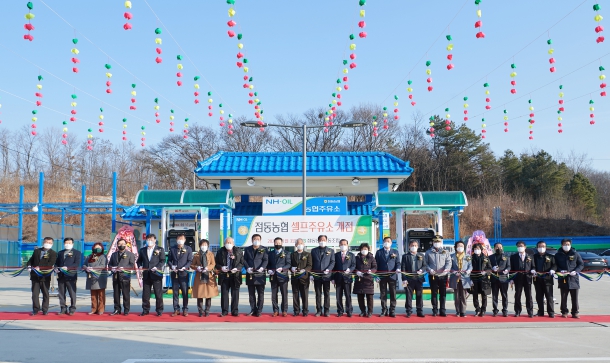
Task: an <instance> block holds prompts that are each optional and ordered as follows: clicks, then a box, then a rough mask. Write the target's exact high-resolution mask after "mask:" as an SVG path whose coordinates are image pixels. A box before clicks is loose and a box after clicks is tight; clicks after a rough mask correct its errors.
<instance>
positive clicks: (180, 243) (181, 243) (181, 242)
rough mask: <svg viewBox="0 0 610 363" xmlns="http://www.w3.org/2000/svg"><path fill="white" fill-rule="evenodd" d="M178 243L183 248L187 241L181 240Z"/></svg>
mask: <svg viewBox="0 0 610 363" xmlns="http://www.w3.org/2000/svg"><path fill="white" fill-rule="evenodd" d="M176 242H178V245H180V246H182V245H184V242H186V241H185V240H183V239H179V240H178V241H176Z"/></svg>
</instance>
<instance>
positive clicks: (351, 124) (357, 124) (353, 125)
mask: <svg viewBox="0 0 610 363" xmlns="http://www.w3.org/2000/svg"><path fill="white" fill-rule="evenodd" d="M240 125H241V126H245V127H256V128H260V127H284V128H287V129H302V130H303V193H302V194H303V197H302V198H303V201H302V205H303V215H307V129H308V128H310V129H321V128H330V127H346V128H352V129H354V128H357V127H362V126H365V125H366V123H364V122H360V121H350V122H344V123H342V124H334V125H329V126H324V125H314V126H307V125H306V124H303V125H302V126H292V125H281V124H269V123H263V124H259V123H258V121H246V122H242V123H240Z"/></svg>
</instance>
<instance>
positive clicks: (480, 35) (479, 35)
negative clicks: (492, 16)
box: [476, 32, 485, 38]
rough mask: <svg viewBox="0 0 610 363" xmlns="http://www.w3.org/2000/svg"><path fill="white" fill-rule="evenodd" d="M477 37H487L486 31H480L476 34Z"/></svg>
mask: <svg viewBox="0 0 610 363" xmlns="http://www.w3.org/2000/svg"><path fill="white" fill-rule="evenodd" d="M476 37H477V38H485V33H483V32H478V33H477V35H476Z"/></svg>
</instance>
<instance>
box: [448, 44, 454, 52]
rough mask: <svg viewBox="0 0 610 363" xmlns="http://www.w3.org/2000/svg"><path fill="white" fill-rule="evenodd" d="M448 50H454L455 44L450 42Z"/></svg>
mask: <svg viewBox="0 0 610 363" xmlns="http://www.w3.org/2000/svg"><path fill="white" fill-rule="evenodd" d="M447 50H448V51H450V52H451V51H452V50H453V44H449V45H448V46H447Z"/></svg>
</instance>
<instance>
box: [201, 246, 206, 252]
mask: <svg viewBox="0 0 610 363" xmlns="http://www.w3.org/2000/svg"><path fill="white" fill-rule="evenodd" d="M200 249H201V251H203V252H208V246H206V245H203V246H201V247H200Z"/></svg>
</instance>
